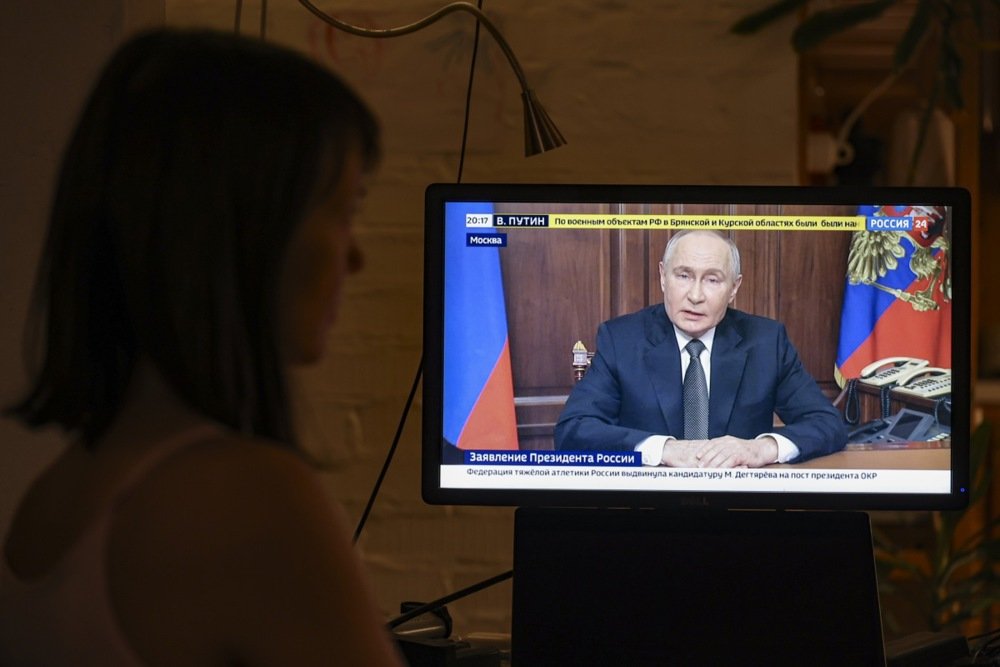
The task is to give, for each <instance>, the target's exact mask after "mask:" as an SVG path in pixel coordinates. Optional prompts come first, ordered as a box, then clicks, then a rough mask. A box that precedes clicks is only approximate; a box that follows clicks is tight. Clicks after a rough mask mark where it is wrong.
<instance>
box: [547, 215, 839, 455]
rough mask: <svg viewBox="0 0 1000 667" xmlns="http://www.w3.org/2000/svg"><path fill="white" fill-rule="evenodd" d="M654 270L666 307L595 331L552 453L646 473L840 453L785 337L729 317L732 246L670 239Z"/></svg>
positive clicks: (767, 326)
mask: <svg viewBox="0 0 1000 667" xmlns="http://www.w3.org/2000/svg"><path fill="white" fill-rule="evenodd" d="M659 269H660V287H661V288H662V290H663V305H660V304H656V305H655V306H650V307H648V308H644V309H643V310H640V311H639V312H636V313H632V314H630V315H625V316H623V317H618V318H615V319H613V320H610V321H608V322H605V323H603V324H601V326H600V328H599V329H598V331H597V353H596V355H595V356H594V359H593V362H592V364H591V367H590V370H588V371H587V374H586V375H585V376H584V378H583V379H582V380H581V381H580V382H578V383H577V384H576V386H575V387H574V388H573V391H572V392H571V393H570V396H569V400H568V401H567V402H566V407H565V408H564V409H563V412H562V414H561V415H560V417H559V422H558V423H557V424H556V428H555V444H556V449H561V450H602V451H638V452H641V454H642V462H643V463H644V464H645V465H667V466H677V467H705V468H731V467H751V468H755V467H760V466H765V465H769V464H771V463H785V462H798V461H804V460H806V459H809V458H813V457H816V456H822V455H825V454H830V453H833V452H836V451H839V450H840V449H843V447H844V444H845V443H846V442H847V432H846V430H845V428H844V424H843V420H842V419H841V417H840V414H839V413H838V412H837V410H836V408H834V407H833V405H832V404H831V403H830V401H829V400H828V399H827V398H826V397H825V396H824V395H823V393H822V392H821V391H820V389H819V387H818V386H817V385H816V382H815V381H814V380H813V378H812V377H811V376H810V375H809V373H808V372H806V370H805V368H803V366H802V363H801V362H800V361H799V356H798V353H797V352H796V351H795V348H794V347H793V346H792V343H791V341H790V340H789V339H788V334H787V333H786V332H785V327H784V326H783V325H782V324H780V323H778V322H775V321H774V320H769V319H767V318H763V317H757V316H754V315H749V314H747V313H743V312H741V311H738V310H735V309H732V308H730V307H729V305H730V304H731V303H732V302H733V299H734V298H735V297H736V292H737V291H738V290H739V287H740V283H741V282H742V280H743V276H742V274H741V273H740V256H739V250H738V249H737V247H736V245H735V243H733V241H732V240H731V239H730V238H728V237H727V236H724V235H722V234H719V233H717V232H713V231H701V230H698V231H683V232H680V233H678V234H675V235H674V236H673V237H671V239H670V241H669V243H668V244H667V248H666V250H665V251H664V253H663V259H662V261H661V262H660V264H659ZM774 414H777V415H778V417H779V418H780V419H781V421H782V423H783V425H781V426H775V425H774Z"/></svg>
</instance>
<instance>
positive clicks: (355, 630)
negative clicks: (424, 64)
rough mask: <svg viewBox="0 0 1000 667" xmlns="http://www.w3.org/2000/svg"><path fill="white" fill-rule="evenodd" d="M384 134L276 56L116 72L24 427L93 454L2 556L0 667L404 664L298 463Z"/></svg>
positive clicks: (226, 53)
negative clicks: (297, 421) (306, 379)
mask: <svg viewBox="0 0 1000 667" xmlns="http://www.w3.org/2000/svg"><path fill="white" fill-rule="evenodd" d="M377 155H378V130H377V124H376V121H375V119H374V118H373V117H372V115H371V114H370V112H369V111H368V110H367V109H366V107H365V106H364V104H363V103H362V102H361V101H360V100H359V99H358V98H357V97H356V96H355V95H354V94H353V93H352V92H350V90H348V89H347V88H346V87H345V86H344V84H343V83H341V82H340V81H339V80H338V79H337V78H336V77H335V76H333V75H332V74H331V73H329V72H328V71H326V70H324V69H323V68H321V67H319V66H317V65H315V64H313V63H311V62H309V61H308V60H306V59H304V58H302V57H301V56H299V55H296V54H294V53H292V52H290V51H286V50H283V49H280V48H277V47H274V46H269V45H266V44H262V43H260V42H256V41H251V40H247V39H241V38H239V37H235V36H231V35H223V34H218V33H211V32H201V31H176V30H161V31H157V32H152V33H147V34H144V35H141V36H139V37H137V38H134V39H132V40H131V41H129V42H128V43H126V44H125V45H124V46H123V47H122V48H121V49H119V51H118V52H117V53H116V55H115V56H114V57H113V58H112V60H111V61H110V63H109V64H108V65H107V67H106V69H105V70H104V72H103V74H102V76H101V77H100V79H99V81H98V83H97V86H96V88H95V89H94V91H93V92H92V94H91V97H90V98H89V101H88V103H87V105H86V107H85V109H84V111H83V114H82V116H81V118H80V120H79V123H78V125H77V127H76V130H75V133H74V134H73V137H72V140H71V142H70V144H69V147H68V149H67V151H66V153H65V156H64V160H63V164H62V169H61V172H60V176H59V181H58V187H57V192H56V196H55V201H54V205H53V209H52V214H51V224H50V229H49V235H48V239H47V241H46V246H45V250H44V255H43V258H42V262H41V268H40V273H39V283H38V288H37V294H36V302H35V316H36V317H35V321H36V324H37V325H38V327H37V329H38V331H37V340H36V341H35V342H37V343H38V346H39V349H38V352H39V354H37V355H36V356H37V357H38V359H37V368H36V369H35V371H34V372H33V376H32V384H31V387H30V389H29V390H28V392H27V394H26V396H25V397H24V399H23V400H22V401H20V402H19V403H18V404H17V405H15V406H13V407H12V408H11V409H10V410H9V414H10V415H12V416H14V417H16V418H18V419H20V420H21V421H22V422H24V423H25V424H27V425H29V426H32V427H41V426H46V425H57V426H60V427H62V428H63V429H64V430H65V431H66V432H67V433H68V435H69V436H70V437H71V439H72V444H70V445H69V446H68V447H67V449H66V450H65V452H64V454H63V455H62V456H60V457H59V458H58V460H57V461H56V462H55V463H54V464H53V465H52V466H51V467H50V468H49V469H47V470H46V471H45V472H44V473H43V474H42V475H41V477H40V478H39V479H38V480H37V481H36V482H35V483H34V484H33V486H32V487H31V488H30V490H29V491H28V493H27V494H26V496H25V498H24V499H23V501H22V503H21V505H20V507H19V509H18V510H17V513H16V516H15V518H14V520H13V524H12V527H11V530H10V532H9V534H8V536H7V538H6V540H5V541H4V545H3V558H2V559H0V663H2V664H5V665H6V664H17V665H26V664H27V665H35V664H50V665H63V664H66V665H68V664H73V665H151V666H156V665H189V666H194V665H231V664H240V665H313V664H324V665H329V664H345V665H397V664H399V663H400V658H399V657H398V654H397V652H396V650H395V648H394V647H393V645H392V642H391V641H390V639H389V635H388V633H387V632H386V631H385V629H384V624H383V619H381V618H380V617H379V614H378V612H377V610H376V608H375V605H374V603H373V601H372V597H371V595H370V593H369V590H368V588H367V585H366V584H365V583H364V579H365V578H364V575H363V573H362V568H361V566H360V563H359V561H358V559H357V557H356V556H355V554H354V553H353V551H352V548H351V545H350V541H349V539H348V537H347V536H348V529H347V526H346V521H345V517H343V516H342V515H341V513H340V512H339V510H337V509H336V508H334V507H331V505H330V504H329V502H328V499H327V497H326V495H325V492H324V490H323V488H322V486H321V484H320V482H319V481H318V479H317V477H316V475H315V473H314V472H313V470H312V469H311V468H310V467H309V466H308V465H307V464H306V463H305V462H304V461H303V459H302V458H301V456H300V455H298V454H297V453H296V447H295V445H296V440H295V435H294V432H293V427H292V423H291V422H292V420H291V416H290V413H291V411H290V406H289V397H288V389H287V385H286V378H285V369H286V367H288V366H290V365H298V364H309V363H312V362H315V361H316V360H318V359H319V358H320V357H321V355H322V353H323V346H324V340H325V335H326V333H327V330H328V328H329V326H330V325H331V324H332V323H333V321H334V319H335V318H336V314H337V302H338V295H339V293H340V289H341V283H342V281H343V279H344V278H345V276H346V275H347V274H350V273H353V272H356V271H357V270H359V269H360V267H361V263H362V258H361V254H360V252H359V250H358V248H357V247H356V245H355V243H354V239H353V236H352V232H351V218H352V216H353V215H354V212H355V209H356V206H357V204H358V201H359V199H360V197H361V195H362V194H363V189H364V181H365V176H366V174H367V173H368V172H369V171H370V169H371V168H372V167H373V166H374V163H375V161H376V158H377Z"/></svg>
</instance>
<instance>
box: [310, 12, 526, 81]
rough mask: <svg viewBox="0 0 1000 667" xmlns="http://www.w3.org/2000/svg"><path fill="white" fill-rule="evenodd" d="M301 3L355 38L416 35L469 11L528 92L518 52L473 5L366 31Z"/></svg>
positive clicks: (366, 29) (322, 19)
mask: <svg viewBox="0 0 1000 667" xmlns="http://www.w3.org/2000/svg"><path fill="white" fill-rule="evenodd" d="M299 3H300V4H301V5H302V6H303V7H305V8H306V9H308V10H309V11H310V12H312V13H313V14H314V15H315V16H316V17H317V18H319V19H320V20H321V21H324V22H325V23H328V24H330V25H332V26H333V27H334V28H337V29H339V30H343V31H344V32H347V33H350V34H352V35H358V36H359V37H400V36H402V35H408V34H410V33H412V32H416V31H418V30H421V29H423V28H426V27H427V26H429V25H431V24H432V23H435V22H437V21H438V20H439V19H441V18H443V17H444V16H446V15H448V14H451V13H453V12H468V13H470V14H472V15H473V16H475V17H476V20H477V21H479V23H480V24H482V26H483V27H484V28H486V29H487V30H488V31H489V32H490V34H491V35H493V38H494V39H495V40H496V41H497V44H499V45H500V49H501V50H502V51H503V53H504V55H505V56H507V60H508V61H509V62H510V66H511V68H512V69H513V70H514V74H515V75H517V80H518V81H519V82H520V83H521V88H522V90H528V80H527V79H526V78H525V76H524V70H522V69H521V65H520V63H518V61H517V58H516V57H515V56H514V51H513V50H512V49H511V48H510V44H508V43H507V40H506V39H504V36H503V35H502V34H501V33H500V30H499V29H498V28H497V27H496V25H494V23H493V21H492V20H490V18H489V17H488V16H487V15H486V14H485V13H483V11H482V10H480V9H479V8H478V7H476V6H475V5H473V4H471V3H469V2H452V3H450V4H447V5H445V6H444V7H442V8H441V9H439V10H437V11H436V12H434V13H432V14H429V15H428V16H426V17H424V18H422V19H420V20H419V21H416V22H414V23H410V24H409V25H403V26H399V27H398V28H362V27H359V26H356V25H351V24H350V23H345V22H343V21H341V20H340V19H337V18H334V17H333V16H330V15H329V14H326V13H325V12H323V11H321V10H320V9H319V8H318V7H316V5H314V4H313V3H312V2H310V0H299Z"/></svg>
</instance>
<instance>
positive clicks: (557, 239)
mask: <svg viewBox="0 0 1000 667" xmlns="http://www.w3.org/2000/svg"><path fill="white" fill-rule="evenodd" d="M568 210H569V209H567V210H566V211H560V210H559V207H553V206H552V205H542V204H506V205H503V206H497V212H498V213H514V212H518V213H558V212H568ZM572 210H574V211H577V212H581V209H580V207H579V206H574V207H572ZM585 212H588V213H608V212H609V208H608V206H607V205H597V204H595V205H593V206H592V207H587V210H586V211H585ZM595 239H597V242H596V243H595ZM507 240H508V247H507V249H506V250H502V251H501V253H500V265H501V270H502V272H503V279H504V288H505V294H506V298H507V331H508V336H509V339H510V354H511V367H512V368H511V371H512V375H513V379H514V397H515V399H514V400H515V409H516V412H517V417H518V435H519V439H520V445H521V448H522V449H551V448H552V426H553V424H554V423H555V420H556V418H557V417H558V415H559V412H560V411H561V410H562V406H563V404H564V402H565V399H566V395H567V394H568V393H569V390H570V389H571V387H572V382H573V375H572V365H571V362H572V347H573V343H575V342H576V341H577V340H578V339H582V340H583V341H584V343H585V344H586V345H588V347H590V348H591V349H593V338H594V334H595V332H596V327H597V323H599V322H602V321H604V320H606V319H608V317H609V316H610V303H611V288H612V280H611V267H610V265H611V240H610V235H609V234H608V233H607V232H594V231H592V230H587V229H581V230H576V229H560V230H549V229H511V230H509V231H508V232H507Z"/></svg>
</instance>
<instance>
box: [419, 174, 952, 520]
mask: <svg viewBox="0 0 1000 667" xmlns="http://www.w3.org/2000/svg"><path fill="white" fill-rule="evenodd" d="M425 218H426V226H425V284H424V302H425V303H424V306H425V307H424V318H425V321H424V381H423V383H424V384H423V494H424V498H425V500H427V501H428V502H430V503H452V504H504V505H522V506H528V505H547V506H587V507H672V506H679V505H699V506H702V505H708V506H718V507H724V508H769V507H774V508H789V509H792V508H812V509H946V508H955V507H960V506H963V505H964V504H965V503H966V502H967V499H968V491H967V487H968V477H969V470H968V467H969V464H968V458H969V382H970V378H969V373H970V360H969V308H970V306H969V296H970V295H969V290H970V259H969V257H970V254H969V245H970V204H969V197H968V193H967V192H965V191H964V190H961V189H957V188H866V189H841V188H810V187H750V186H747V187H728V186H622V185H617V186H615V185H492V184H465V185H462V184H459V185H445V184H437V185H432V186H430V187H429V188H428V189H427V193H426V215H425Z"/></svg>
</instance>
